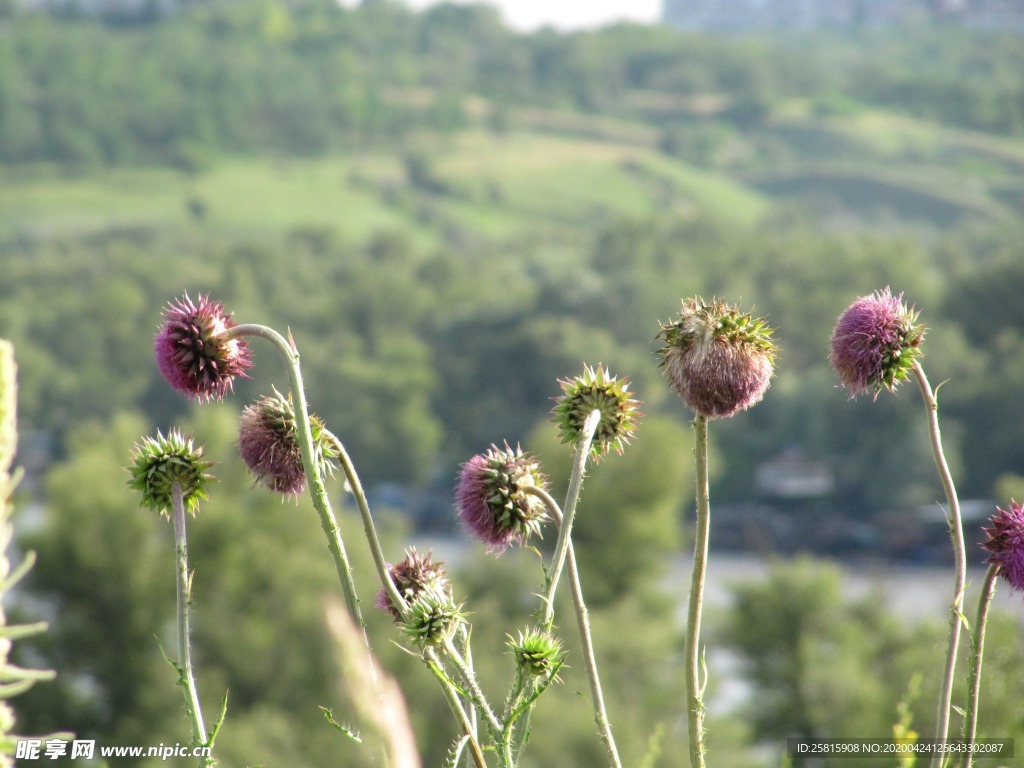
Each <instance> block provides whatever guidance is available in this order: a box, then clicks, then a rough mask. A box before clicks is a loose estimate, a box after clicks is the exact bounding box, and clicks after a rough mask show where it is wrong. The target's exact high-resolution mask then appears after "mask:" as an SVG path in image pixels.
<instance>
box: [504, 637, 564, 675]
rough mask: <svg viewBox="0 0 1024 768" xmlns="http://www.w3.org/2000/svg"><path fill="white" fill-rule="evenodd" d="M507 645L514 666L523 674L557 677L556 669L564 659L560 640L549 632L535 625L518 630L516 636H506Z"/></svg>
mask: <svg viewBox="0 0 1024 768" xmlns="http://www.w3.org/2000/svg"><path fill="white" fill-rule="evenodd" d="M508 647H509V648H511V649H512V655H513V656H514V657H515V660H516V666H517V667H518V668H519V669H520V670H521V671H522V672H523V674H525V675H534V676H537V677H542V676H543V677H546V676H548V675H553V676H554V679H555V680H557V679H558V670H559V668H560V667H561V666H562V664H563V663H564V661H565V651H564V650H563V649H562V641H561V640H559V639H558V638H557V637H554V636H553V635H552V634H550V633H549V632H545V631H544V630H542V629H537V628H536V627H528V628H527V629H526V631H525V632H524V631H522V630H520V631H519V634H518V636H517V637H512V636H511V635H509V636H508Z"/></svg>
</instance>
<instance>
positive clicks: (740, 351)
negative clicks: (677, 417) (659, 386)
mask: <svg viewBox="0 0 1024 768" xmlns="http://www.w3.org/2000/svg"><path fill="white" fill-rule="evenodd" d="M772 332H773V331H772V329H771V328H769V327H768V326H767V324H766V323H765V321H764V320H762V319H759V318H754V317H753V316H751V315H750V314H748V313H744V312H740V310H739V309H738V308H737V307H735V306H731V305H729V304H726V303H725V302H724V301H719V300H712V301H711V303H707V302H705V301H704V300H703V299H701V298H694V299H689V300H686V301H684V302H683V306H682V310H681V311H680V313H679V319H678V320H676V321H675V322H674V323H670V324H669V325H663V326H662V327H661V331H660V332H659V333H658V337H659V338H663V339H664V340H665V346H664V347H663V348H662V349H661V356H662V361H661V364H662V366H663V368H664V373H665V378H666V379H667V380H668V382H669V384H670V385H671V386H672V388H673V389H675V391H676V392H677V393H678V394H679V396H680V397H681V398H682V399H683V402H685V403H686V404H687V405H688V406H690V407H691V408H693V410H695V411H696V412H697V413H699V414H702V415H703V416H705V417H707V418H709V419H715V418H724V417H727V416H732V415H734V414H736V413H738V412H740V411H743V410H746V409H747V408H749V407H750V406H752V405H755V404H756V403H758V402H760V401H761V399H762V398H763V397H764V393H765V391H767V389H768V385H769V383H770V382H771V378H772V374H773V372H774V370H775V355H776V352H777V348H776V346H775V344H774V343H773V342H772V340H771V335H772Z"/></svg>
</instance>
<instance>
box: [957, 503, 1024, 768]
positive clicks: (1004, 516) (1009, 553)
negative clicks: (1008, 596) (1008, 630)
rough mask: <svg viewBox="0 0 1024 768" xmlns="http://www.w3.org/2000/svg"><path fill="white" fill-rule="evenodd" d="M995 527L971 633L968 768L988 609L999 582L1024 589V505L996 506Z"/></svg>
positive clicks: (966, 766)
mask: <svg viewBox="0 0 1024 768" xmlns="http://www.w3.org/2000/svg"><path fill="white" fill-rule="evenodd" d="M990 522H991V523H992V527H991V528H985V529H983V530H984V531H985V534H986V536H988V540H987V541H986V542H985V543H984V544H982V547H984V549H985V551H987V552H988V553H989V557H988V559H987V560H986V561H985V562H987V563H988V564H989V567H988V571H987V572H986V573H985V581H984V582H983V583H982V587H981V595H980V596H979V597H978V615H977V619H976V620H975V622H974V631H973V632H972V633H971V673H970V683H969V685H968V698H967V710H966V712H965V714H964V727H963V733H962V738H961V740H962V741H963V742H964V744H965V746H966V749H965V758H964V768H971V764H972V762H973V760H974V754H973V753H974V750H973V749H972V746H973V745H974V741H975V738H976V736H977V732H978V700H979V698H980V695H981V666H982V661H983V659H984V655H985V629H986V627H987V625H988V612H989V608H990V607H991V605H992V598H993V596H994V595H995V591H996V582H997V580H998V579H999V578H1000V577H1002V579H1003V580H1004V581H1005V582H1006V583H1007V584H1008V585H1009V586H1010V592H1024V505H1021V504H1018V503H1017V502H1015V501H1013V500H1011V501H1010V506H1009V509H1002V508H1001V507H996V514H995V515H993V516H992V518H991V521H990Z"/></svg>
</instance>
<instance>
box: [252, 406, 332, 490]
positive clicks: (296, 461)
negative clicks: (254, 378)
mask: <svg viewBox="0 0 1024 768" xmlns="http://www.w3.org/2000/svg"><path fill="white" fill-rule="evenodd" d="M309 422H310V431H311V432H312V434H313V450H314V454H315V455H314V460H315V461H316V462H317V464H318V465H319V466H320V471H321V473H322V474H330V473H332V472H333V471H334V460H335V459H336V458H337V449H336V448H335V446H334V444H333V443H332V441H331V439H330V438H329V437H328V434H327V431H326V429H325V428H324V425H323V422H322V421H321V420H320V419H319V418H317V417H316V416H315V415H313V414H310V416H309ZM297 430H298V428H297V426H296V422H295V409H294V407H293V406H292V403H291V400H290V399H285V398H284V397H283V396H282V395H281V394H280V393H279V392H277V391H276V390H275V392H274V394H273V395H272V396H264V397H261V398H260V399H259V400H257V401H256V402H255V403H252V404H251V405H247V406H246V407H245V408H244V409H243V410H242V415H241V418H240V419H239V428H238V449H239V452H240V453H241V455H242V460H243V461H244V462H245V465H246V466H247V467H248V468H249V471H250V472H252V474H253V475H254V476H255V477H256V480H257V481H259V482H260V483H262V484H263V485H265V486H267V487H268V488H270V490H272V491H276V492H277V493H280V494H281V495H283V496H297V495H298V494H300V493H302V491H303V490H305V488H306V471H305V467H304V466H303V464H302V451H301V449H300V448H299V441H298V432H297Z"/></svg>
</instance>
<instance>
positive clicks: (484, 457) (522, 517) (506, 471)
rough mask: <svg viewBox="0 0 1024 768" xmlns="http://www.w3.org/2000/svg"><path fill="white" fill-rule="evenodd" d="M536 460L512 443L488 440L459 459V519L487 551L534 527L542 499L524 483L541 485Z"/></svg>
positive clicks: (527, 533)
mask: <svg viewBox="0 0 1024 768" xmlns="http://www.w3.org/2000/svg"><path fill="white" fill-rule="evenodd" d="M544 485H545V478H544V476H543V475H542V474H541V471H540V464H538V462H537V461H536V460H535V459H534V458H533V456H531V455H530V454H527V453H523V451H522V450H521V449H520V448H519V447H518V446H517V447H516V449H515V450H514V451H513V450H512V449H511V448H509V446H508V444H507V443H506V445H505V448H504V449H500V448H498V447H497V446H493V445H492V446H491V448H490V450H488V451H487V452H486V453H481V454H477V455H476V456H474V457H473V458H471V459H470V460H469V461H467V462H466V463H465V464H463V465H462V471H461V472H460V474H459V485H458V488H457V489H456V492H455V500H456V506H457V509H458V514H459V519H460V520H461V521H462V524H463V526H464V527H465V528H466V530H468V531H469V532H470V533H471V534H472V535H473V536H475V537H476V538H478V539H480V541H482V542H484V543H485V544H487V547H488V550H489V551H501V550H504V549H506V548H507V547H508V546H509V544H511V543H512V542H513V541H517V542H519V543H522V542H523V541H525V540H526V539H527V538H528V537H530V536H531V535H533V534H535V533H539V532H540V525H541V523H542V522H543V521H544V520H545V510H544V505H543V503H542V502H541V500H540V499H538V498H537V497H536V496H534V495H532V494H530V493H528V492H526V490H525V489H526V488H528V487H530V486H536V487H540V488H543V487H544Z"/></svg>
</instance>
